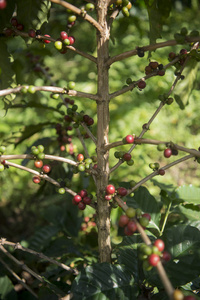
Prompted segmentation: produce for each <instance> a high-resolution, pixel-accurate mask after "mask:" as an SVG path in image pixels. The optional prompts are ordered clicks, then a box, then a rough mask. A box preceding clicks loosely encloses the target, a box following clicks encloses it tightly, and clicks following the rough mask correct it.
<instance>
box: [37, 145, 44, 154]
mask: <svg viewBox="0 0 200 300" xmlns="http://www.w3.org/2000/svg"><path fill="white" fill-rule="evenodd" d="M37 148H38V150H39V152H40V153H42V152H43V151H44V146H43V145H38V146H37Z"/></svg>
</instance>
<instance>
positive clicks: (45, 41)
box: [43, 34, 51, 44]
mask: <svg viewBox="0 0 200 300" xmlns="http://www.w3.org/2000/svg"><path fill="white" fill-rule="evenodd" d="M44 36H46V37H50V35H48V34H45V35H44ZM43 41H44V43H45V44H49V43H51V41H49V40H43Z"/></svg>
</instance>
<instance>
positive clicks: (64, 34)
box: [60, 31, 68, 41]
mask: <svg viewBox="0 0 200 300" xmlns="http://www.w3.org/2000/svg"><path fill="white" fill-rule="evenodd" d="M60 38H61V40H63V41H64V40H65V39H67V38H68V34H67V32H65V31H61V33H60Z"/></svg>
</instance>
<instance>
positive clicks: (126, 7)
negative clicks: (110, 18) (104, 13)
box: [110, 0, 132, 17]
mask: <svg viewBox="0 0 200 300" xmlns="http://www.w3.org/2000/svg"><path fill="white" fill-rule="evenodd" d="M115 5H116V7H117V8H119V9H120V10H121V11H122V13H123V15H124V17H129V15H130V13H129V11H130V9H131V7H132V4H131V2H130V1H129V0H116V2H115ZM112 8H113V7H110V10H111V9H112Z"/></svg>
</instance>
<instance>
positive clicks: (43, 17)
mask: <svg viewBox="0 0 200 300" xmlns="http://www.w3.org/2000/svg"><path fill="white" fill-rule="evenodd" d="M16 2H17V18H18V20H19V22H20V20H23V25H24V27H25V30H26V31H27V30H29V29H30V28H33V29H35V30H36V29H40V27H41V26H42V24H43V23H45V22H46V21H47V20H48V17H49V10H50V7H51V2H50V1H48V0H35V1H32V0H26V1H24V0H16Z"/></svg>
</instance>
